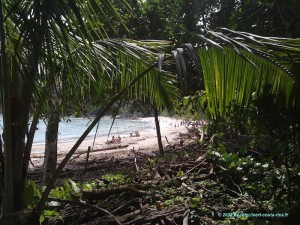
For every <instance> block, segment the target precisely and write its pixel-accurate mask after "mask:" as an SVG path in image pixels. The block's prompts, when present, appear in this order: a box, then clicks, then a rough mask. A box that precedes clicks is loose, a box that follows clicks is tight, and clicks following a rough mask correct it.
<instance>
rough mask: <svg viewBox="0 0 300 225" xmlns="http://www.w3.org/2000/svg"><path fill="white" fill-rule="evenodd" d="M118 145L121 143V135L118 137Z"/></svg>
mask: <svg viewBox="0 0 300 225" xmlns="http://www.w3.org/2000/svg"><path fill="white" fill-rule="evenodd" d="M117 143H121V137H120V135H119V136H118V139H117Z"/></svg>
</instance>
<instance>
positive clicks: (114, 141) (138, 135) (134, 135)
mask: <svg viewBox="0 0 300 225" xmlns="http://www.w3.org/2000/svg"><path fill="white" fill-rule="evenodd" d="M140 136H141V135H140V134H139V132H135V134H132V133H130V137H140ZM121 140H122V139H121V137H120V135H118V137H117V138H116V137H115V136H112V138H111V140H110V141H107V142H106V144H118V143H121Z"/></svg>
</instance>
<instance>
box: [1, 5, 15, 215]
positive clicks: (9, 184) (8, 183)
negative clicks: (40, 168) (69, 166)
mask: <svg viewBox="0 0 300 225" xmlns="http://www.w3.org/2000/svg"><path fill="white" fill-rule="evenodd" d="M3 17H4V15H3V7H2V1H1V2H0V35H1V75H2V77H1V78H2V79H1V82H2V95H1V96H2V110H3V126H4V132H5V133H6V135H3V139H4V142H5V147H4V148H5V149H4V151H5V155H4V157H5V171H4V186H3V187H1V188H2V189H3V192H4V193H5V195H3V203H2V206H3V210H2V216H3V217H6V216H7V215H8V214H10V213H11V212H13V211H14V184H13V183H14V182H13V168H14V167H13V149H12V145H11V143H12V142H11V112H10V109H11V108H10V79H9V77H10V76H9V72H8V68H7V54H6V45H5V41H6V37H5V29H4V20H3Z"/></svg>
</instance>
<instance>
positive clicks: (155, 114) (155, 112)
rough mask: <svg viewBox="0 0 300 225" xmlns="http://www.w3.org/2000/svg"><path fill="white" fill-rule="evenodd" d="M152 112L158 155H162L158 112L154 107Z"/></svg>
mask: <svg viewBox="0 0 300 225" xmlns="http://www.w3.org/2000/svg"><path fill="white" fill-rule="evenodd" d="M153 112H154V119H155V127H156V134H157V142H158V148H159V154H160V155H164V154H165V152H164V148H163V145H162V141H161V133H160V126H159V120H158V110H157V108H156V106H155V105H154V106H153Z"/></svg>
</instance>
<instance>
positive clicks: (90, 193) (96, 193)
mask: <svg viewBox="0 0 300 225" xmlns="http://www.w3.org/2000/svg"><path fill="white" fill-rule="evenodd" d="M123 192H130V193H132V194H134V195H136V196H144V195H150V194H151V193H150V192H148V191H143V190H138V189H137V188H136V187H135V186H132V185H131V186H121V187H114V188H108V189H104V190H99V189H95V190H83V191H82V198H84V199H88V200H99V199H104V198H107V197H108V196H110V195H114V194H120V193H123Z"/></svg>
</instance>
